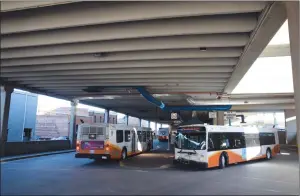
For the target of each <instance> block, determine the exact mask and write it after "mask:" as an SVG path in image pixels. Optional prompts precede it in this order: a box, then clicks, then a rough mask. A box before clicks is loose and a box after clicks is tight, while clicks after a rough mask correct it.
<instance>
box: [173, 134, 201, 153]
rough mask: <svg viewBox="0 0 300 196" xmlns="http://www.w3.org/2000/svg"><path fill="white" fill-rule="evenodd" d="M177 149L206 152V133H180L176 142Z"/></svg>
mask: <svg viewBox="0 0 300 196" xmlns="http://www.w3.org/2000/svg"><path fill="white" fill-rule="evenodd" d="M175 147H176V148H180V149H188V150H206V133H205V132H193V133H180V132H179V133H178V134H177V136H176V140H175Z"/></svg>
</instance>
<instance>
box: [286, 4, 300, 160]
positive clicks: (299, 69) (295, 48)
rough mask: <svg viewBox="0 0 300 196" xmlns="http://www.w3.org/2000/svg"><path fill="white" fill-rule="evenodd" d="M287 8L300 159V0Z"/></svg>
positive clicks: (299, 154) (299, 156) (299, 155)
mask: <svg viewBox="0 0 300 196" xmlns="http://www.w3.org/2000/svg"><path fill="white" fill-rule="evenodd" d="M285 3H286V9H287V16H288V26H289V36H290V50H291V60H292V70H293V83H294V97H295V106H296V124H297V146H298V158H299V161H300V150H299V148H300V60H299V58H300V57H299V54H300V50H299V45H300V38H299V36H300V33H299V28H300V25H299V17H300V16H299V1H287V2H285Z"/></svg>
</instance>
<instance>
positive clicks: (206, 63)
mask: <svg viewBox="0 0 300 196" xmlns="http://www.w3.org/2000/svg"><path fill="white" fill-rule="evenodd" d="M237 62H238V59H237V58H217V59H210V58H206V59H176V60H173V59H172V60H171V59H168V60H143V61H123V62H120V61H117V62H116V61H113V62H93V63H70V64H56V65H52V64H49V65H26V66H14V67H2V68H1V72H2V73H10V72H36V71H37V72H42V71H61V70H66V71H72V70H89V69H118V70H119V69H124V68H128V69H134V68H155V69H160V68H166V67H172V68H174V69H176V68H178V67H199V68H200V67H212V68H213V67H215V66H219V67H222V66H224V67H227V66H232V67H233V66H234V65H236V63H237Z"/></svg>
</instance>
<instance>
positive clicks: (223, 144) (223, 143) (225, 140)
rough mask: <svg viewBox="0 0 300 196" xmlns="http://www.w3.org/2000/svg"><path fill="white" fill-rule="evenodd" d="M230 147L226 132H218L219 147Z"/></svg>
mask: <svg viewBox="0 0 300 196" xmlns="http://www.w3.org/2000/svg"><path fill="white" fill-rule="evenodd" d="M229 147H230V145H229V139H228V137H227V134H226V133H225V134H220V149H222V150H223V149H228V148H229Z"/></svg>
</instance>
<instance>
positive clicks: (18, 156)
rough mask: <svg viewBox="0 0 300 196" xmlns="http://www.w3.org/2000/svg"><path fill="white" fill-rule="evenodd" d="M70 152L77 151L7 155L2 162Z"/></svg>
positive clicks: (0, 160)
mask: <svg viewBox="0 0 300 196" xmlns="http://www.w3.org/2000/svg"><path fill="white" fill-rule="evenodd" d="M70 152H75V149H70V150H60V151H51V152H43V153H34V154H24V155H17V156H7V157H3V158H1V159H0V162H7V161H15V160H20V159H28V158H34V157H41V156H48V155H53V154H62V153H70Z"/></svg>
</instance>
